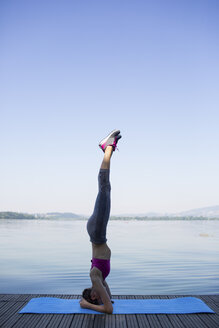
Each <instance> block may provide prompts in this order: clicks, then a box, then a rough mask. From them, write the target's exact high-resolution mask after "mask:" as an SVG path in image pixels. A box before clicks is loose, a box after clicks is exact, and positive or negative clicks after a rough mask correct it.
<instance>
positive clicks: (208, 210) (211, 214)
mask: <svg viewBox="0 0 219 328" xmlns="http://www.w3.org/2000/svg"><path fill="white" fill-rule="evenodd" d="M87 218H88V216H86V215H79V214H75V213H71V212H63V213H62V212H48V213H35V214H27V213H17V212H0V219H24V220H34V219H38V220H39V219H40V220H45V219H46V220H50V219H51V220H68V219H69V220H71V219H73V220H74V219H75V220H85V219H87ZM110 219H111V220H133V219H134V220H154V221H157V220H200V219H201V220H208V219H216V220H217V219H219V206H209V207H203V208H197V209H192V210H189V211H184V212H180V213H165V214H159V213H155V212H148V213H145V214H121V215H111V217H110Z"/></svg>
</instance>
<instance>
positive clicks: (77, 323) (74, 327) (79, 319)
mask: <svg viewBox="0 0 219 328" xmlns="http://www.w3.org/2000/svg"><path fill="white" fill-rule="evenodd" d="M83 322H84V315H83V314H75V315H74V318H73V320H72V322H71V325H70V326H69V328H82V327H84V324H83Z"/></svg>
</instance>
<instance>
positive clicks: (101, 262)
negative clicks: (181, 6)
mask: <svg viewBox="0 0 219 328" xmlns="http://www.w3.org/2000/svg"><path fill="white" fill-rule="evenodd" d="M120 138H121V135H120V131H119V130H113V131H112V132H111V133H110V134H109V135H108V136H107V137H106V138H105V139H103V140H102V141H101V142H100V144H99V146H100V148H101V149H102V150H103V152H104V158H103V161H102V164H101V167H100V170H99V174H98V185H99V191H98V195H97V198H96V203H95V207H94V212H93V214H92V215H91V217H90V218H89V220H88V222H87V232H88V234H89V236H90V241H91V243H92V260H91V262H92V265H91V269H90V279H91V283H92V286H91V287H90V288H86V289H84V291H83V293H82V298H81V301H80V305H81V307H82V308H87V309H91V310H95V311H99V312H104V313H110V314H111V313H112V312H113V306H112V302H111V293H110V289H109V286H108V285H107V283H106V280H105V279H106V277H107V276H108V275H109V272H110V257H111V250H110V248H109V247H108V245H107V243H106V241H107V239H106V229H107V223H108V220H109V215H110V191H111V185H110V181H109V174H110V159H111V156H112V153H113V151H114V150H115V149H116V146H117V142H118V140H119V139H120Z"/></svg>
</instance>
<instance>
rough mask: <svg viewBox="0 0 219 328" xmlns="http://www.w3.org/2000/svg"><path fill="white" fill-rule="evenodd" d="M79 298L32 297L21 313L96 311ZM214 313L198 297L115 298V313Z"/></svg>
mask: <svg viewBox="0 0 219 328" xmlns="http://www.w3.org/2000/svg"><path fill="white" fill-rule="evenodd" d="M79 301H80V300H79V299H61V298H55V297H39V298H32V299H31V300H30V301H29V303H28V304H27V305H26V306H25V307H24V308H23V309H22V310H21V311H20V312H19V313H90V314H92V313H95V314H100V312H96V311H93V310H89V309H82V308H81V307H80V304H79ZM204 312H207V313H214V311H212V310H211V309H210V308H209V307H208V306H207V305H206V304H205V303H204V302H203V301H202V300H200V299H199V298H196V297H179V298H172V299H119V300H117V299H116V300H114V304H113V314H129V313H133V314H137V313H148V314H149V313H167V314H171V313H172V314H173V313H175V314H178V313H204Z"/></svg>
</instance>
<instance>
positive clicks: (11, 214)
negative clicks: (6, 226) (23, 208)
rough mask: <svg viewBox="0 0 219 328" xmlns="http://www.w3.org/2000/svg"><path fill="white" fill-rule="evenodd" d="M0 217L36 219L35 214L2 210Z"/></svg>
mask: <svg viewBox="0 0 219 328" xmlns="http://www.w3.org/2000/svg"><path fill="white" fill-rule="evenodd" d="M0 219H17V220H34V219H36V216H35V215H31V214H26V213H17V212H0Z"/></svg>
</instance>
